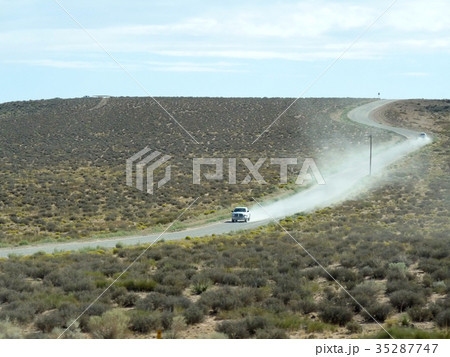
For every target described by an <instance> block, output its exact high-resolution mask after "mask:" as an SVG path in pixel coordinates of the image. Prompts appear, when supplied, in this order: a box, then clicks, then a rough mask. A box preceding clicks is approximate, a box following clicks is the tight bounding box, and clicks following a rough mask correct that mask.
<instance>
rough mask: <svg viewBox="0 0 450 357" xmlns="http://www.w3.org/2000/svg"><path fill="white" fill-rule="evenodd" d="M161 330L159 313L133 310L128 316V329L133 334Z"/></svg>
mask: <svg viewBox="0 0 450 357" xmlns="http://www.w3.org/2000/svg"><path fill="white" fill-rule="evenodd" d="M161 328H162V321H161V313H159V312H149V311H142V310H134V311H132V312H131V314H130V329H131V330H132V331H135V332H140V333H148V332H150V331H155V330H158V329H161Z"/></svg>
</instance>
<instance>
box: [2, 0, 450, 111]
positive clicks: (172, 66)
mask: <svg viewBox="0 0 450 357" xmlns="http://www.w3.org/2000/svg"><path fill="white" fill-rule="evenodd" d="M449 14H450V1H448V0H423V1H420V0H397V1H392V0H376V1H372V0H365V1H357V0H340V1H336V0H335V1H331V0H307V1H303V0H302V1H289V0H278V1H277V0H271V1H268V0H239V1H236V0H227V1H216V0H165V1H164V0H147V1H145V0H130V1H123V0H121V1H117V0H107V1H106V0H95V1H93V0H90V1H87V0H37V1H33V0H9V1H7V0H0V78H1V85H0V103H3V102H9V101H16V100H30V99H48V98H55V97H60V98H73V97H83V96H95V95H110V96H206V97H293V98H297V97H369V98H375V97H377V96H378V93H380V95H381V98H390V99H404V98H436V99H442V98H449V90H448V89H449V88H450V86H449V85H448V83H450V69H449V63H450V17H449Z"/></svg>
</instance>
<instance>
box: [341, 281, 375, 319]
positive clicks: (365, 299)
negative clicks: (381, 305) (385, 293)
mask: <svg viewBox="0 0 450 357" xmlns="http://www.w3.org/2000/svg"><path fill="white" fill-rule="evenodd" d="M378 290H379V289H378V287H377V286H376V285H375V284H374V283H372V282H370V281H369V282H364V283H362V284H359V285H357V286H355V287H354V288H353V289H352V290H351V291H350V293H351V295H352V297H353V299H351V298H349V299H348V301H349V303H350V304H351V305H352V308H353V311H354V312H356V313H359V312H360V311H361V306H362V307H367V306H371V305H373V304H374V303H375V300H376V296H377V294H378ZM355 300H356V301H355Z"/></svg>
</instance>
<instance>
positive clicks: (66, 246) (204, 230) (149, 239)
mask: <svg viewBox="0 0 450 357" xmlns="http://www.w3.org/2000/svg"><path fill="white" fill-rule="evenodd" d="M391 102H392V101H387V100H378V101H375V102H371V103H369V104H366V105H363V106H361V107H358V108H356V109H354V110H352V111H351V112H350V113H349V115H348V116H349V118H350V119H351V120H353V121H355V122H358V123H360V124H364V125H369V126H373V127H377V128H381V129H385V130H389V131H392V132H395V133H397V134H400V135H403V136H405V137H406V138H407V139H412V138H417V135H418V132H415V131H412V130H407V129H401V128H394V127H389V126H386V125H382V124H379V123H376V122H374V121H373V120H372V119H371V118H370V113H371V112H372V111H374V110H376V109H378V108H380V107H382V106H384V105H386V104H388V103H391ZM399 157H400V156H399ZM322 187H323V186H322ZM320 189H321V187H318V185H316V186H315V187H313V188H311V189H309V190H307V191H305V192H304V194H305V195H308V194H311V193H314V190H317V191H319V190H320ZM319 194H320V197H322V196H323V194H322V193H321V192H319ZM286 200H289V197H288V198H286ZM284 201H285V200H284V199H283V200H280V201H278V203H277V204H280V203H281V202H284ZM336 202H338V201H336V200H335V201H334V202H333V201H330V200H329V199H328V197H326V199H323V200H322V202H320V203H321V204H320V205H319V204H315V205H314V206H310V207H306V208H305V207H300V208H298V209H297V210H296V211H295V212H300V211H305V210H309V211H310V210H313V209H316V208H319V207H325V206H326V205H328V204H331V203H336ZM281 204H282V203H281ZM294 209H295V208H294ZM295 212H287V211H286V214H285V215H289V214H293V213H295ZM255 213H256V212H255ZM270 217H273V216H271V215H270V214H269V215H268V216H267V215H266V216H264V217H260V219H258V220H255V221H251V222H248V223H231V222H230V221H226V222H216V223H212V224H209V225H205V226H202V227H196V228H190V229H187V230H183V231H179V232H170V233H164V234H161V233H158V234H149V235H140V236H130V237H115V238H110V239H99V240H88V241H77V242H70V243H47V244H40V245H30V246H22V247H15V248H1V249H0V257H8V255H10V254H15V255H32V254H34V253H37V252H45V253H53V252H55V251H75V250H80V249H85V248H89V247H92V248H95V247H104V248H113V247H114V246H115V245H116V244H117V243H122V244H123V245H136V244H151V243H153V242H155V241H156V240H162V239H164V240H165V241H168V240H181V239H184V238H185V237H186V236H190V237H192V238H194V237H203V236H208V235H211V234H223V233H230V232H237V231H240V230H244V229H245V230H249V229H254V228H257V227H259V226H263V225H266V224H267V223H269V222H270V221H272V219H271V218H270ZM276 218H282V217H276Z"/></svg>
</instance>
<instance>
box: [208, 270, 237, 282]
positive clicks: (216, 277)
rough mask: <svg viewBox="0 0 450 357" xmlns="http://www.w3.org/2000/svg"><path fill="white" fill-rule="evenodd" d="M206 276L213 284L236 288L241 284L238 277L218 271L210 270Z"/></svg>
mask: <svg viewBox="0 0 450 357" xmlns="http://www.w3.org/2000/svg"><path fill="white" fill-rule="evenodd" d="M207 275H208V277H209V279H210V280H211V281H212V282H213V283H214V284H222V285H234V286H237V285H239V284H240V283H241V280H240V279H239V276H237V275H236V274H233V273H228V272H225V271H223V270H220V269H211V270H209V271H208V272H207Z"/></svg>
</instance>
